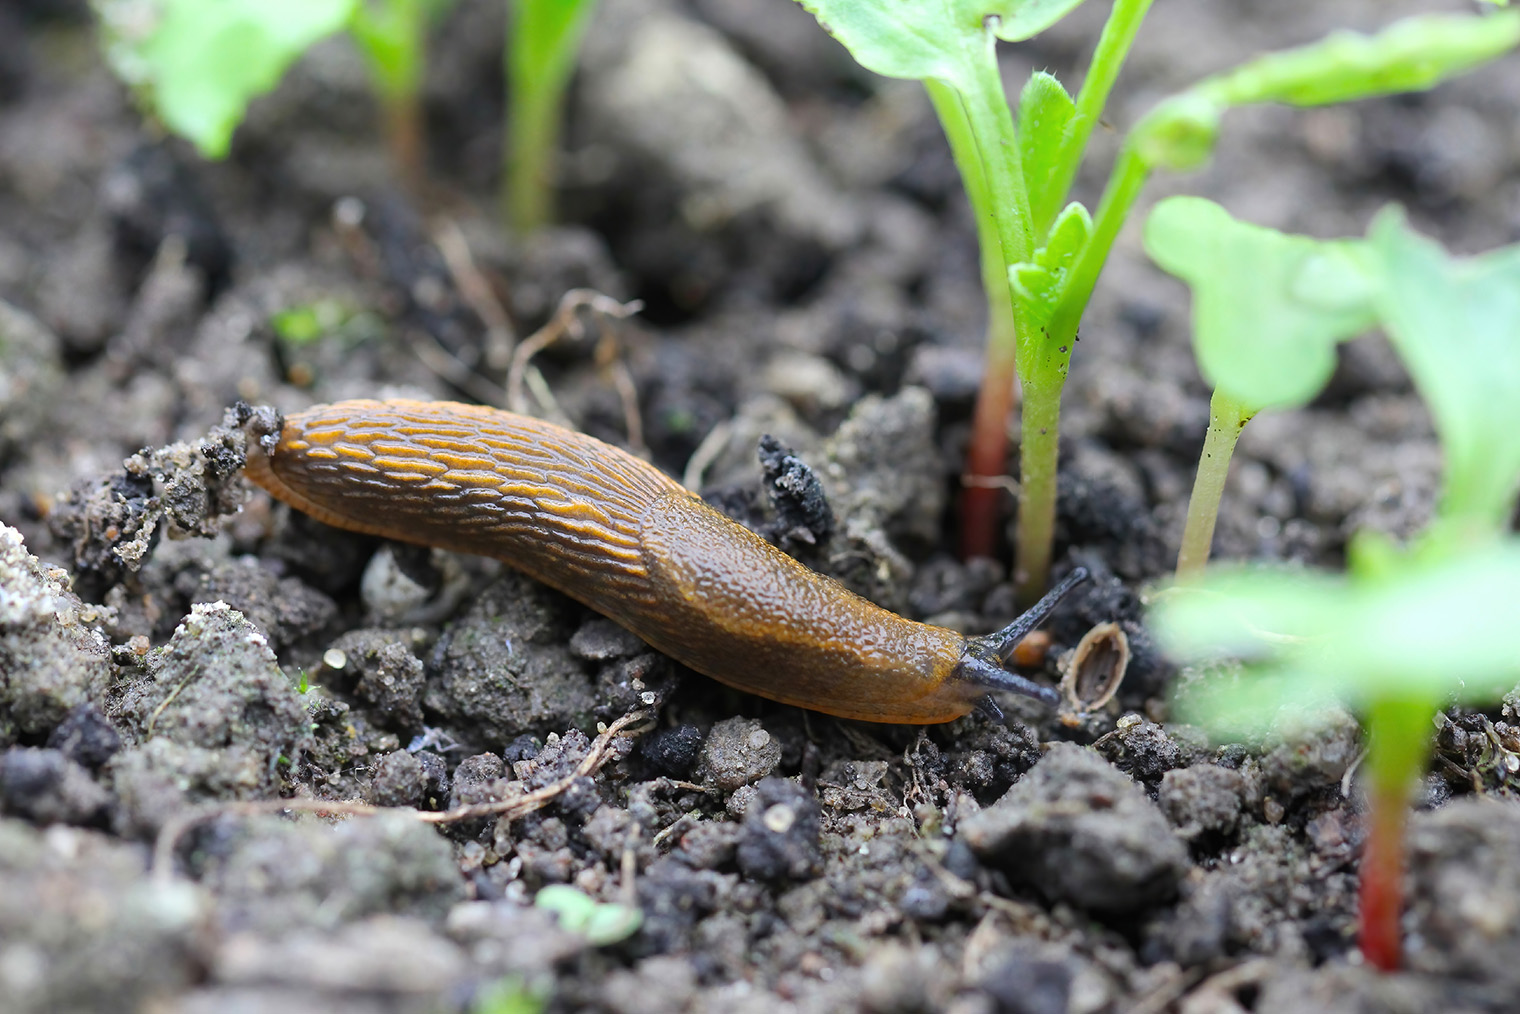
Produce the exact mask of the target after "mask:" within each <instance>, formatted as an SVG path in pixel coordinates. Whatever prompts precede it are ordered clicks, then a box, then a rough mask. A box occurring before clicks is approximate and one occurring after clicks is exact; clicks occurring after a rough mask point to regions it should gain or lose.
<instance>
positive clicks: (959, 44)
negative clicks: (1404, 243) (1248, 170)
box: [801, 0, 1520, 601]
mask: <svg viewBox="0 0 1520 1014" xmlns="http://www.w3.org/2000/svg"><path fill="white" fill-rule="evenodd" d="M801 2H802V3H803V5H804V6H806V7H807V8H808V9H809V10H810V11H812V12H813V13H814V15H816V16H817V18H818V20H819V21H820V22H821V23H822V24H823V25H824V26H825V27H826V28H827V29H828V30H829V31H830V32H831V33H832V34H833V35H834V36H835V37H836V38H837V39H839V41H840V42H842V43H843V44H844V45H845V47H846V48H847V49H849V50H850V52H851V54H853V55H854V57H855V58H856V60H858V61H859V62H860V63H861V65H862V66H864V67H866V68H867V69H869V70H873V71H876V72H877V73H880V74H884V75H887V76H890V77H904V78H917V79H921V80H923V81H924V83H925V85H926V87H927V88H928V91H929V96H930V98H931V100H932V101H933V104H934V108H935V111H936V113H937V114H938V115H939V118H940V122H941V124H942V125H943V126H944V129H945V134H946V137H947V138H948V139H949V141H950V148H951V152H952V154H953V155H954V157H955V162H956V165H957V166H958V167H959V169H960V172H961V178H962V181H963V183H964V184H965V187H966V192H967V195H968V196H969V198H970V201H971V205H972V209H973V211H974V212H975V215H976V220H977V234H978V239H979V241H980V243H981V248H982V277H983V285H984V287H985V289H986V291H987V297H988V348H987V368H986V372H985V374H984V377H983V384H982V390H981V394H980V396H979V398H978V401H977V409H976V417H975V421H974V423H973V432H972V437H971V446H970V447H969V449H968V452H967V466H966V473H967V475H968V478H969V480H970V481H969V483H968V489H967V490H966V495H965V496H964V497H963V499H962V518H961V521H962V551H963V552H964V553H965V554H966V555H968V556H971V555H985V554H988V553H990V552H991V550H992V548H993V545H994V543H995V530H996V529H995V523H996V518H997V514H996V509H995V508H996V499H995V498H996V496H997V493H996V491H995V489H993V488H991V486H992V484H991V483H988V482H986V481H985V480H986V479H987V478H988V477H991V476H997V475H999V474H1001V472H1002V471H1003V464H1004V458H1005V453H1006V448H1005V438H1004V432H1005V427H1006V417H1007V413H1008V411H1009V409H1010V407H1011V404H1012V382H1013V380H1014V375H1015V369H1014V367H1015V364H1017V376H1018V381H1019V384H1020V387H1021V389H1022V394H1023V403H1022V422H1021V430H1020V448H1019V518H1018V532H1017V539H1016V542H1017V545H1016V547H1015V550H1016V555H1017V570H1016V577H1017V583H1018V586H1019V592H1020V595H1021V597H1022V598H1023V599H1024V600H1025V601H1033V600H1034V599H1036V598H1038V597H1039V593H1040V592H1041V591H1042V590H1043V588H1044V585H1045V582H1046V577H1047V572H1048V569H1049V564H1050V555H1051V541H1052V538H1053V534H1054V530H1055V494H1056V465H1057V455H1058V427H1059V422H1060V397H1061V390H1062V388H1063V387H1064V385H1065V380H1066V373H1067V369H1068V366H1069V364H1070V359H1071V352H1072V349H1073V348H1074V346H1075V343H1076V340H1077V326H1078V324H1079V323H1080V322H1081V319H1082V314H1083V312H1084V310H1085V309H1086V307H1087V303H1088V300H1089V299H1090V298H1091V296H1092V293H1093V288H1094V286H1095V285H1096V284H1097V279H1098V275H1099V273H1100V272H1101V270H1102V268H1103V264H1104V262H1105V261H1106V260H1107V258H1108V253H1109V250H1110V249H1111V248H1112V246H1113V243H1114V240H1115V238H1116V237H1117V236H1118V234H1119V230H1120V227H1121V226H1122V225H1123V224H1124V221H1125V219H1126V217H1127V216H1128V214H1129V211H1130V209H1131V208H1132V207H1133V206H1134V202H1135V200H1136V198H1137V197H1138V196H1139V193H1140V190H1141V188H1142V187H1143V186H1144V184H1145V182H1146V180H1147V179H1148V178H1149V176H1150V174H1151V172H1153V171H1154V170H1156V169H1173V170H1179V169H1190V168H1194V167H1196V166H1198V165H1199V164H1201V163H1202V162H1204V161H1206V160H1207V159H1208V157H1209V155H1210V153H1211V152H1212V150H1213V145H1214V141H1215V138H1216V136H1217V134H1218V129H1219V123H1220V120H1221V118H1222V117H1223V115H1224V113H1225V112H1226V111H1227V110H1228V109H1230V108H1232V107H1234V106H1238V105H1245V104H1251V103H1260V102H1284V103H1288V104H1292V105H1301V106H1312V105H1322V104H1325V103H1329V102H1345V101H1350V100H1352V99H1358V98H1365V97H1368V96H1372V95H1382V94H1388V93H1391V92H1398V91H1409V90H1413V89H1418V88H1428V87H1430V86H1431V85H1433V84H1435V83H1437V82H1438V81H1441V80H1443V79H1445V78H1446V77H1450V76H1452V75H1454V74H1457V73H1460V72H1462V71H1464V70H1467V69H1470V68H1471V67H1474V66H1476V65H1478V64H1480V63H1483V62H1485V61H1487V60H1490V59H1492V58H1494V57H1495V56H1498V55H1499V54H1500V53H1502V52H1504V51H1506V50H1508V49H1510V48H1512V47H1513V46H1515V45H1516V43H1517V42H1520V14H1509V13H1506V14H1500V15H1495V16H1491V17H1483V18H1478V17H1463V16H1430V17H1422V18H1412V19H1409V20H1407V21H1404V22H1399V23H1398V24H1396V25H1394V26H1393V27H1391V28H1389V29H1388V30H1386V31H1384V32H1383V33H1381V34H1379V35H1376V36H1361V35H1354V34H1350V33H1338V34H1336V35H1333V36H1331V37H1329V38H1327V39H1325V40H1323V41H1322V42H1319V43H1316V44H1314V45H1310V46H1305V47H1301V48H1299V49H1295V50H1289V51H1287V52H1284V53H1277V54H1272V55H1269V56H1265V57H1261V58H1259V59H1257V60H1253V61H1251V62H1249V63H1247V64H1245V65H1244V66H1242V67H1240V68H1237V69H1236V70H1233V71H1230V72H1227V73H1224V74H1220V75H1216V76H1214V77H1210V78H1208V79H1206V80H1204V81H1202V82H1200V83H1199V84H1197V85H1195V86H1194V87H1193V88H1190V89H1188V90H1187V91H1186V92H1183V93H1182V94H1180V95H1177V96H1174V97H1173V98H1172V99H1169V100H1168V101H1166V102H1164V103H1163V104H1162V105H1161V106H1159V107H1158V108H1157V109H1155V110H1153V111H1152V112H1151V113H1150V114H1148V115H1147V116H1146V117H1145V118H1144V119H1143V120H1142V121H1141V122H1140V123H1138V124H1137V125H1136V126H1135V128H1134V130H1133V131H1132V132H1131V133H1130V135H1129V137H1128V139H1127V140H1126V143H1125V145H1124V146H1123V148H1122V150H1121V152H1120V155H1119V157H1118V159H1117V161H1116V162H1115V164H1114V167H1113V170H1112V172H1111V174H1110V176H1109V181H1108V184H1107V186H1106V187H1105V189H1104V192H1103V196H1102V199H1101V201H1100V202H1099V205H1098V209H1097V212H1096V213H1095V214H1092V215H1089V213H1088V212H1087V210H1086V209H1085V208H1083V207H1082V206H1081V205H1080V204H1075V203H1068V201H1067V196H1068V193H1069V190H1070V187H1071V182H1072V180H1073V179H1074V178H1075V175H1076V170H1077V167H1078V166H1079V164H1080V163H1081V160H1082V156H1083V153H1084V151H1085V149H1086V143H1087V139H1088V136H1089V134H1090V132H1091V130H1092V128H1093V126H1094V124H1096V122H1097V121H1098V118H1099V116H1100V115H1101V112H1102V109H1103V106H1104V104H1105V102H1106V100H1107V97H1108V94H1109V91H1110V89H1111V88H1112V87H1113V83H1114V81H1115V79H1116V77H1117V75H1118V72H1119V68H1120V67H1121V66H1122V64H1123V61H1124V58H1125V56H1126V55H1127V53H1128V51H1129V47H1130V44H1131V42H1132V41H1133V39H1134V36H1135V33H1136V31H1137V30H1138V28H1139V24H1140V21H1141V19H1142V18H1143V17H1144V14H1145V12H1146V10H1147V9H1148V7H1149V2H1148V0H1116V2H1115V4H1114V6H1113V8H1112V11H1111V12H1110V15H1109V20H1108V23H1107V24H1106V26H1105V28H1104V31H1103V35H1102V37H1101V38H1100V39H1099V42H1098V46H1097V49H1096V50H1095V52H1094V57H1093V62H1092V66H1091V67H1090V68H1089V70H1088V73H1087V77H1086V79H1085V80H1084V82H1083V86H1082V90H1081V91H1080V92H1079V93H1078V95H1077V97H1076V98H1075V99H1073V98H1072V97H1071V96H1070V95H1069V94H1068V93H1067V92H1066V91H1065V89H1063V88H1062V87H1061V85H1060V83H1059V82H1058V81H1056V80H1055V78H1053V77H1051V76H1050V75H1048V74H1043V73H1041V74H1036V75H1034V77H1032V78H1031V80H1030V81H1029V83H1028V84H1027V85H1026V86H1025V88H1024V91H1023V93H1022V95H1021V97H1020V101H1019V114H1018V120H1017V123H1015V120H1014V118H1013V116H1012V114H1011V113H1010V112H1009V111H1008V109H1007V106H1006V102H1005V99H1004V96H1003V94H1002V86H1001V79H1000V77H999V74H998V68H997V56H996V43H997V41H998V40H1000V39H1001V40H1004V41H1017V40H1021V39H1027V38H1030V37H1031V36H1033V35H1035V34H1037V33H1038V32H1040V31H1042V30H1044V29H1045V28H1046V27H1048V26H1050V25H1051V24H1053V23H1054V22H1055V21H1057V20H1058V19H1059V18H1060V17H1062V16H1064V15H1065V14H1066V13H1067V12H1068V11H1070V10H1071V9H1072V8H1073V7H1075V6H1077V3H1078V2H1080V0H1046V2H1041V0H1024V2H1019V0H981V2H975V0H954V2H947V3H944V4H913V3H901V2H895V0H801ZM1058 209H1061V210H1058ZM1005 290H1007V291H1005ZM1229 414H1230V411H1229V407H1228V406H1221V411H1220V413H1219V415H1220V418H1221V419H1222V420H1223V419H1227V418H1228V416H1229ZM1237 429H1238V416H1237ZM978 480H983V481H978Z"/></svg>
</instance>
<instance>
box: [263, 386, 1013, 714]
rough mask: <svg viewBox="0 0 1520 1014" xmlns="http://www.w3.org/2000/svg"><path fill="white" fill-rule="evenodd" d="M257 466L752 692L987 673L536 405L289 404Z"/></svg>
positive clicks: (959, 688) (359, 518)
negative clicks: (576, 607)
mask: <svg viewBox="0 0 1520 1014" xmlns="http://www.w3.org/2000/svg"><path fill="white" fill-rule="evenodd" d="M248 475H249V477H250V478H252V479H253V481H254V482H256V483H258V484H259V485H260V486H263V487H264V488H265V489H267V490H268V491H269V492H270V493H271V494H273V495H274V496H275V497H277V498H278V499H280V500H283V501H285V502H286V503H289V504H290V505H291V506H293V507H295V508H297V509H299V510H302V511H304V512H306V513H308V514H310V515H312V516H313V517H315V518H317V519H318V520H320V521H323V522H326V523H328V524H331V525H335V526H337V527H339V528H347V529H352V530H354V531H359V532H365V533H368V534H371V535H380V536H384V537H385V538H389V539H396V540H398V541H402V542H411V543H418V544H421V545H427V546H437V547H441V548H444V549H450V550H455V551H457V552H464V553H479V554H482V555H485V556H492V557H496V558H497V559H499V560H501V561H503V562H504V563H506V564H508V565H510V566H512V567H515V568H517V569H519V570H522V571H523V572H525V573H527V574H528V575H529V576H531V577H533V578H535V579H537V580H539V581H542V582H543V583H544V584H547V585H549V586H551V587H553V588H557V589H559V590H560V591H562V592H564V593H565V594H566V595H569V596H570V597H571V598H574V599H576V600H578V601H580V602H582V603H584V604H586V605H588V606H590V607H591V608H592V609H595V610H597V611H598V612H600V613H603V614H604V615H606V616H609V617H611V618H612V619H614V620H616V621H617V622H618V623H620V624H622V625H623V626H625V627H627V628H628V629H629V630H630V631H632V632H633V633H635V634H637V635H638V636H640V637H641V638H643V639H644V640H645V641H647V642H648V643H649V644H651V645H652V646H654V647H655V648H657V649H658V650H660V651H662V652H664V653H665V654H667V655H669V656H671V657H672V658H674V659H676V660H677V661H679V662H682V663H683V664H685V665H687V666H689V667H691V668H692V669H695V670H697V671H698V672H701V673H704V674H705V675H708V676H711V677H712V678H714V679H716V680H719V681H720V682H723V683H726V684H728V685H729V686H732V687H735V688H737V689H739V690H744V691H747V692H749V693H754V694H758V695H760V696H762V697H767V698H770V699H772V700H776V701H781V702H783V703H786V704H794V705H798V706H800V707H804V708H811V709H813V710H816V711H823V712H827V713H829V714H832V715H838V716H840V717H844V718H856V719H864V720H867V721H875V722H900V723H931V722H946V721H950V720H951V719H954V718H958V717H960V716H961V715H964V714H966V713H967V712H969V711H970V710H971V709H972V708H973V707H974V706H976V705H977V703H978V702H979V700H981V699H982V698H983V697H984V696H985V694H986V690H987V686H985V685H982V684H980V683H977V682H975V681H972V680H968V679H966V678H963V677H962V675H961V674H960V667H961V666H962V664H963V662H964V661H965V654H966V652H967V645H968V642H967V639H966V638H964V637H963V636H962V635H960V634H958V633H956V632H955V631H952V630H948V629H946V628H944V627H936V626H932V625H929V624H924V623H917V622H915V621H912V620H907V619H904V618H903V617H901V616H898V615H896V614H895V613H892V612H890V611H888V610H886V609H882V608H881V607H880V606H877V605H875V604H874V603H872V602H869V601H867V600H866V599H863V598H861V597H860V596H858V595H856V594H854V593H853V592H851V591H849V590H848V589H846V588H845V587H844V586H843V585H841V584H839V583H838V582H837V581H834V580H833V579H831V578H828V577H825V576H823V575H821V574H818V573H816V572H815V571H812V570H809V569H808V568H807V567H804V566H803V565H802V564H800V563H798V562H797V561H796V560H793V559H792V558H791V557H789V556H787V555H786V554H785V553H783V552H781V551H780V550H779V549H777V548H775V547H774V546H772V545H771V544H770V543H768V542H766V541H765V540H763V539H761V538H760V537H759V536H757V535H755V534H754V533H753V532H751V531H749V530H748V529H747V528H744V527H743V526H741V525H739V524H736V523H735V522H733V521H731V520H730V519H729V518H727V517H725V516H724V515H722V514H721V513H719V512H718V511H716V510H714V509H713V508H711V507H709V506H707V505H706V504H705V503H703V502H702V501H701V500H700V499H698V498H697V497H696V496H695V495H694V494H692V493H691V492H690V491H688V490H687V489H686V488H685V487H683V486H681V485H680V484H679V483H677V482H676V481H675V480H673V479H671V478H669V477H668V476H666V475H665V474H664V473H662V472H660V471H659V470H658V469H657V468H655V467H654V466H652V465H650V464H649V463H647V462H645V461H642V460H640V459H638V458H636V457H634V456H633V455H631V454H628V453H627V452H625V451H622V450H619V449H618V448H615V447H612V446H610V445H608V444H605V443H602V442H601V441H599V440H596V439H593V438H591V437H588V436H586V435H585V434H582V433H576V432H574V431H572V430H567V429H564V428H563V427H560V426H555V425H553V424H551V423H546V422H543V421H542V420H539V419H534V418H531V417H529V416H522V415H516V414H514V413H510V412H503V411H500V410H497V409H491V408H484V407H481V406H472V405H462V404H457V403H453V402H418V401H346V402H339V403H337V404H333V405H322V406H318V407H316V408H312V409H309V410H307V411H305V412H301V413H299V414H296V415H292V416H288V417H286V419H285V420H284V425H283V428H282V429H281V431H280V433H279V435H278V441H277V442H275V443H274V444H273V447H272V449H270V450H268V452H267V453H261V452H259V451H255V452H253V453H251V454H250V455H249V462H248Z"/></svg>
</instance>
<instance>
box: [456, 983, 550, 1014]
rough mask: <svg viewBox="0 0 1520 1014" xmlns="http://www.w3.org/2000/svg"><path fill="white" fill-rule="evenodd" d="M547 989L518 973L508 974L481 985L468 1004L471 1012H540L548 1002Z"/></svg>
mask: <svg viewBox="0 0 1520 1014" xmlns="http://www.w3.org/2000/svg"><path fill="white" fill-rule="evenodd" d="M548 992H549V991H548V990H547V989H543V988H540V987H539V986H536V985H534V984H530V983H528V982H526V981H524V980H523V977H522V976H520V975H508V976H505V977H504V978H501V979H497V980H496V981H495V982H492V983H488V984H486V985H485V986H483V987H481V990H480V992H479V993H477V994H476V996H475V1002H474V1003H473V1004H472V1005H471V1006H470V1012H471V1014H541V1012H542V1011H543V1009H544V1007H545V1006H546V1005H547V1003H548Z"/></svg>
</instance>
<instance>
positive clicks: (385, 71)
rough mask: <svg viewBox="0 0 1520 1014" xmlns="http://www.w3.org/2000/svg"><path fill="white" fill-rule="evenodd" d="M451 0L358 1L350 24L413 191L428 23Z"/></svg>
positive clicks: (422, 171)
mask: <svg viewBox="0 0 1520 1014" xmlns="http://www.w3.org/2000/svg"><path fill="white" fill-rule="evenodd" d="M452 2H453V0H361V2H360V3H359V4H358V5H357V6H356V7H355V8H354V12H353V17H352V18H351V20H350V21H349V24H348V28H349V31H350V32H351V33H352V34H353V37H354V41H355V42H356V43H358V45H359V51H360V52H361V53H362V54H364V62H365V63H366V64H367V65H368V67H369V73H370V80H371V81H373V82H374V85H375V93H376V94H377V95H378V96H379V98H380V107H381V111H382V113H383V115H384V117H385V135H386V139H387V143H388V144H389V145H390V149H391V158H392V159H394V160H395V163H396V166H397V168H399V169H400V171H401V175H402V178H403V179H405V180H406V182H407V185H408V186H409V187H411V189H412V192H413V193H420V192H421V189H422V181H423V180H424V179H425V178H426V175H427V172H426V161H427V160H426V152H425V146H424V144H423V128H422V77H423V73H424V72H425V71H426V69H427V35H428V27H429V26H430V25H431V24H432V22H433V21H434V20H435V19H436V18H437V17H438V16H439V15H440V14H442V13H443V12H444V11H445V10H447V9H448V7H449V5H450V4H451V3H452Z"/></svg>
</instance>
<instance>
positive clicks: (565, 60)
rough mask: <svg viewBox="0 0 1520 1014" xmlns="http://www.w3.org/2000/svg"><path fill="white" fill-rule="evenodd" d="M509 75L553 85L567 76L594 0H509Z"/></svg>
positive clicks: (521, 80)
mask: <svg viewBox="0 0 1520 1014" xmlns="http://www.w3.org/2000/svg"><path fill="white" fill-rule="evenodd" d="M511 7H512V8H513V21H512V78H513V80H514V81H515V82H518V84H519V86H526V87H532V88H555V89H557V88H558V87H559V86H560V85H559V83H560V82H562V81H564V80H565V79H566V78H568V77H569V75H570V70H571V68H572V67H573V66H574V64H575V53H576V50H577V49H578V48H579V46H580V39H581V35H582V33H584V32H585V30H586V24H587V22H589V21H590V20H591V12H592V11H593V10H594V9H595V8H596V0H513V2H512V4H511Z"/></svg>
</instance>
